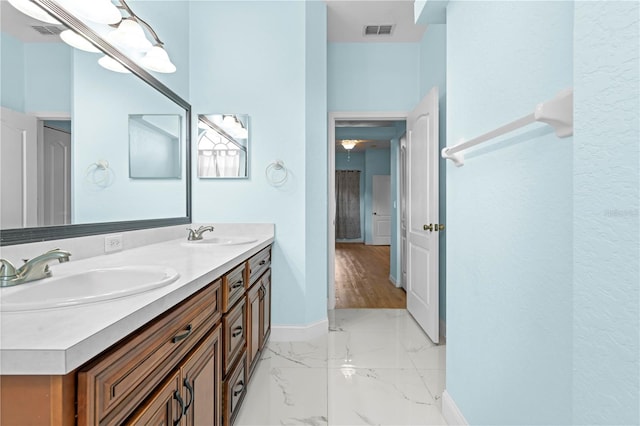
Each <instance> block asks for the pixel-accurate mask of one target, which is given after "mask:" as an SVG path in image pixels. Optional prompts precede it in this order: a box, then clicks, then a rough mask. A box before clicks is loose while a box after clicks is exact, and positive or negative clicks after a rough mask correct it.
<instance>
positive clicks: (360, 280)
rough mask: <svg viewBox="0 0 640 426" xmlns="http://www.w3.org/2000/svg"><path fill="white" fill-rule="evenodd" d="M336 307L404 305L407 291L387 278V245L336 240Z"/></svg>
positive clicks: (394, 306) (399, 306)
mask: <svg viewBox="0 0 640 426" xmlns="http://www.w3.org/2000/svg"><path fill="white" fill-rule="evenodd" d="M335 282H336V286H335V287H336V309H349V308H352V309H353V308H358V309H363V308H378V309H405V308H406V307H407V295H406V293H405V291H404V290H403V289H401V288H397V287H396V286H394V285H393V284H392V283H391V281H389V246H367V245H364V244H355V243H337V244H336V273H335Z"/></svg>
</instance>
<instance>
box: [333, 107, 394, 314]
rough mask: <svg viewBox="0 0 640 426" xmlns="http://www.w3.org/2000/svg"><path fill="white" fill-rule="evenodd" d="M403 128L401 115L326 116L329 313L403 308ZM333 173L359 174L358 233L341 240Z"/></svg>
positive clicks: (365, 113) (359, 114)
mask: <svg viewBox="0 0 640 426" xmlns="http://www.w3.org/2000/svg"><path fill="white" fill-rule="evenodd" d="M398 123H401V125H398ZM405 123H406V113H402V112H392V113H370V112H364V113H330V116H329V139H330V140H329V142H330V143H329V188H330V190H329V191H330V193H329V218H330V220H329V242H328V246H329V254H328V257H329V259H328V261H329V274H328V275H329V285H328V299H329V300H328V307H329V309H342V308H400V309H404V308H406V294H405V292H404V290H403V289H402V288H401V282H402V278H401V271H402V270H403V268H402V267H401V263H402V262H401V259H400V256H401V254H400V251H401V250H400V227H399V223H400V218H399V212H400V210H399V208H398V207H399V199H398V198H399V153H400V149H399V141H400V136H401V135H402V134H404V131H405V128H406V124H405ZM347 148H348V149H347ZM367 162H368V163H369V167H367V166H366V164H367ZM337 171H351V172H358V171H359V172H360V173H361V179H362V183H361V190H362V194H361V195H362V200H361V203H360V206H361V214H360V218H361V222H360V227H361V232H360V233H359V234H358V235H357V236H354V235H353V234H350V237H351V238H350V239H346V240H345V239H341V238H340V237H338V238H336V224H337V221H340V220H341V217H339V216H338V215H337V210H336V208H337V207H338V206H339V204H340V199H339V198H338V194H337V193H336V173H337ZM374 187H375V189H374ZM341 226H342V222H339V223H338V227H341Z"/></svg>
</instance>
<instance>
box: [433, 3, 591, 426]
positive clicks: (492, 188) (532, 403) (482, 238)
mask: <svg viewBox="0 0 640 426" xmlns="http://www.w3.org/2000/svg"><path fill="white" fill-rule="evenodd" d="M572 40H573V3H572V2H490V1H487V2H485V1H482V2H457V1H456V2H450V3H449V6H448V10H447V141H448V144H450V145H452V144H455V143H458V142H459V141H460V139H470V138H472V137H475V136H477V135H480V134H482V133H484V132H486V131H489V130H491V129H494V128H496V127H498V126H500V125H502V124H505V123H507V122H509V121H510V120H513V119H516V118H518V117H521V116H523V115H526V114H528V113H531V112H532V110H533V108H534V106H535V105H536V104H537V103H538V102H540V101H543V100H546V99H549V98H551V97H553V96H554V95H555V94H556V93H557V92H558V91H559V90H561V89H563V88H566V87H570V86H572V67H573V64H572V47H573V46H572ZM572 164H573V141H572V138H566V139H558V138H557V137H556V136H555V135H554V134H553V132H552V130H551V129H550V128H549V127H548V126H545V125H540V124H538V125H531V126H527V127H526V128H525V129H522V130H521V131H519V132H514V133H512V134H510V135H509V136H505V137H503V138H499V139H496V140H494V141H492V142H489V143H487V144H485V145H484V146H482V147H478V148H476V149H474V150H470V151H469V152H467V154H466V164H465V166H464V167H462V168H456V167H455V166H453V165H452V164H447V166H446V173H447V216H448V217H447V222H448V223H447V225H448V228H447V231H446V232H447V293H448V295H447V296H448V297H447V312H448V315H447V384H446V387H447V390H448V392H449V393H450V394H451V396H452V398H453V400H454V401H455V402H456V404H457V406H458V407H459V408H460V410H461V411H462V413H463V414H464V416H465V417H466V419H467V421H468V422H469V424H503V425H517V424H536V425H540V424H554V425H557V424H570V423H571V420H572V417H571V402H572V397H571V395H572V375H571V370H572V364H571V363H572V355H571V354H572V254H571V253H572V249H573V243H572V229H573V223H572V219H573V215H572V213H573V205H572V191H573V172H572ZM592 391H594V392H599V390H598V389H597V388H593V389H592Z"/></svg>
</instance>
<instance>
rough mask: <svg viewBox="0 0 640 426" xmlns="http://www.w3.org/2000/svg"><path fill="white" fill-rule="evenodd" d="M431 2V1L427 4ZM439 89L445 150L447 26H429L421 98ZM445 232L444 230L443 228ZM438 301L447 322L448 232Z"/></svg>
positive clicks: (442, 193)
mask: <svg viewBox="0 0 640 426" xmlns="http://www.w3.org/2000/svg"><path fill="white" fill-rule="evenodd" d="M431 1H433V0H430V2H431ZM434 86H436V87H438V95H439V100H438V109H439V130H440V137H439V140H440V149H442V148H444V147H445V146H447V26H446V25H438V24H432V25H429V26H428V27H427V30H426V31H425V33H424V35H423V37H422V41H421V42H420V98H421V99H422V98H423V97H424V96H426V95H427V93H429V90H430V89H431V88H432V87H434ZM439 166H440V169H439V178H440V182H439V190H438V197H439V198H438V202H439V219H440V223H443V224H445V225H446V223H447V179H446V170H447V167H446V166H447V164H446V161H445V160H444V159H443V158H440V164H439ZM445 229H446V228H445ZM439 238H440V240H439V247H440V257H439V262H440V263H439V277H440V278H439V280H440V283H439V284H440V287H439V290H440V291H439V293H438V294H439V297H440V309H439V313H440V319H442V320H443V321H444V320H446V318H447V303H446V302H447V267H446V265H447V232H441V233H440V235H439Z"/></svg>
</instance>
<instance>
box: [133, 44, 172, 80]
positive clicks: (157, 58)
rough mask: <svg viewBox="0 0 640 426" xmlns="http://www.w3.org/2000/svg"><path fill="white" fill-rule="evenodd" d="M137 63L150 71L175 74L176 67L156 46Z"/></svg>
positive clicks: (158, 46) (165, 53) (165, 52)
mask: <svg viewBox="0 0 640 426" xmlns="http://www.w3.org/2000/svg"><path fill="white" fill-rule="evenodd" d="M139 62H140V65H142V66H143V67H145V68H146V69H148V70H151V71H155V72H161V73H172V72H176V66H175V65H174V64H173V63H172V62H171V60H170V59H169V55H168V54H167V51H166V50H164V49H163V48H162V46H160V45H158V44H157V45H155V46H153V47H152V48H151V50H149V51H148V52H147V54H146V55H144V57H142V59H140V61H139Z"/></svg>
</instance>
